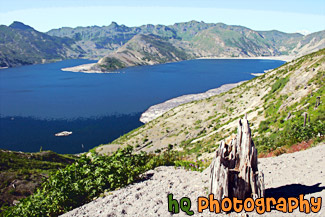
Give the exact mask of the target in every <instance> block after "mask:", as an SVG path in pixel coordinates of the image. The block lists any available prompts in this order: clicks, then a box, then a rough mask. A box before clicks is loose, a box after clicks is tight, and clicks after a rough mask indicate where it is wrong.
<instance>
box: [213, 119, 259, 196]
mask: <svg viewBox="0 0 325 217" xmlns="http://www.w3.org/2000/svg"><path fill="white" fill-rule="evenodd" d="M210 169H211V174H210V193H212V194H214V197H215V199H217V200H219V201H221V200H222V199H223V198H225V197H229V198H233V197H236V198H238V199H241V200H244V199H246V198H248V197H252V198H254V199H256V198H260V197H264V194H265V188H264V175H263V173H262V172H259V171H258V168H257V150H256V148H255V146H254V143H253V140H252V136H251V130H250V128H249V123H248V121H247V119H246V118H245V119H243V120H242V121H241V120H239V123H238V131H237V136H236V137H235V138H234V139H232V140H231V142H230V144H226V143H225V142H224V141H223V142H221V145H220V146H219V148H218V149H217V151H216V156H215V157H214V159H213V161H212V163H211V165H210Z"/></svg>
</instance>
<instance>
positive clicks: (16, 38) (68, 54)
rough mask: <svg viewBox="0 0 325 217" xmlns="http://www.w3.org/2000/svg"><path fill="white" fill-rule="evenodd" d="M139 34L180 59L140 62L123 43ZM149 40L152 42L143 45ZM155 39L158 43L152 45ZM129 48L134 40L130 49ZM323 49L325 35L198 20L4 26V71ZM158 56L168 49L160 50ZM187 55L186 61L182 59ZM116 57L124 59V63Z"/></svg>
mask: <svg viewBox="0 0 325 217" xmlns="http://www.w3.org/2000/svg"><path fill="white" fill-rule="evenodd" d="M138 35H142V36H140V37H139V38H144V36H143V35H152V36H150V42H149V43H150V44H154V46H157V45H158V44H161V43H165V45H166V46H167V47H168V49H167V50H169V49H170V48H171V49H172V50H174V54H175V55H176V58H170V57H167V58H166V56H168V55H166V53H165V54H164V56H165V57H163V58H160V59H157V58H153V59H151V57H150V60H149V59H147V60H141V58H146V56H147V55H148V52H149V53H150V52H153V54H152V55H153V56H155V55H156V54H157V53H156V51H154V50H150V49H147V51H148V52H147V54H143V53H142V54H141V58H140V59H139V58H137V57H140V56H137V55H139V54H140V53H141V52H139V50H138V51H137V53H134V51H132V52H131V51H130V49H128V48H126V47H125V46H124V45H126V44H127V43H128V42H129V41H130V40H140V39H139V38H138V37H135V36H138ZM146 40H149V38H148V37H147V39H141V40H140V41H142V42H143V41H146ZM155 40H157V42H153V41H155ZM130 44H132V42H131V43H129V45H127V46H130ZM172 47H174V48H177V50H175V49H174V48H172ZM324 47H325V40H324V31H321V32H316V33H313V34H310V35H306V36H303V35H301V34H299V33H294V34H288V33H284V32H279V31H276V30H272V31H255V30H252V29H249V28H246V27H243V26H234V25H226V24H223V23H204V22H197V21H190V22H183V23H175V24H174V25H169V26H165V25H151V24H147V25H142V26H139V27H127V26H125V25H119V24H117V23H116V22H112V23H111V24H110V25H108V26H102V27H99V26H89V27H76V28H69V27H63V28H60V29H53V30H50V31H49V32H47V33H46V34H45V33H41V32H38V31H36V30H34V29H33V28H32V27H30V26H27V25H25V24H23V23H20V22H14V23H13V24H11V25H10V26H4V25H1V26H0V67H12V66H19V65H26V64H34V63H43V62H49V61H56V60H62V59H66V58H81V57H83V58H95V59H100V58H103V57H105V56H107V57H106V60H107V61H108V64H110V63H109V62H110V61H113V65H114V64H117V65H119V66H118V67H117V68H121V67H124V66H123V65H124V64H125V66H132V65H143V64H156V63H163V62H170V61H177V60H176V59H180V60H183V59H188V58H198V57H261V56H279V55H291V56H301V55H304V54H307V53H310V52H313V51H316V50H318V49H321V48H324ZM136 49H138V48H135V50H136ZM179 51H180V52H181V53H183V54H180V53H179ZM158 52H164V51H162V50H161V49H160V51H158ZM175 52H176V53H175ZM122 53H124V54H122ZM184 53H186V57H181V56H184ZM111 55H113V56H111ZM132 55H133V57H131V56H132ZM134 55H135V56H134ZM179 55H181V56H179ZM136 56H137V57H136ZM153 56H152V57H153ZM109 58H113V59H109ZM116 58H117V61H116V60H115V59H116ZM118 58H122V59H123V58H124V59H123V60H121V61H120V60H118ZM128 59H129V60H131V62H130V63H127V64H126V63H125V61H126V60H128ZM164 59H165V60H164ZM104 60H105V59H103V60H101V61H102V62H103V61H104ZM107 61H106V62H107ZM104 62H105V61H104ZM123 62H124V63H123ZM104 65H105V64H104ZM106 65H107V64H106ZM114 67H115V66H113V67H112V69H113V68H114ZM109 68H110V67H109Z"/></svg>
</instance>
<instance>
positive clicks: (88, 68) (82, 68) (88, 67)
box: [61, 56, 296, 73]
mask: <svg viewBox="0 0 325 217" xmlns="http://www.w3.org/2000/svg"><path fill="white" fill-rule="evenodd" d="M295 58H296V57H294V56H265V57H264V56H263V57H200V58H196V59H234V60H236V59H243V60H244V59H266V60H282V61H285V62H290V61H292V60H293V59H295ZM95 65H96V63H89V64H83V65H79V66H74V67H67V68H62V69H61V70H62V71H68V72H82V73H119V72H118V71H113V72H103V71H101V70H94V69H93V66H95Z"/></svg>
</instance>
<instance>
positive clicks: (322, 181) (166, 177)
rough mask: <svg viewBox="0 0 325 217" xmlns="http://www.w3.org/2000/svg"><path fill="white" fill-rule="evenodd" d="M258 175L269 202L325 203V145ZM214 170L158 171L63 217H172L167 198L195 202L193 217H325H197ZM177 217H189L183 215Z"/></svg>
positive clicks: (265, 164) (268, 162) (276, 161)
mask: <svg viewBox="0 0 325 217" xmlns="http://www.w3.org/2000/svg"><path fill="white" fill-rule="evenodd" d="M258 166H259V169H260V170H262V171H263V172H264V176H265V177H264V180H265V187H266V197H275V198H278V197H298V195H299V194H305V199H309V198H310V197H322V198H325V169H324V168H325V145H324V143H323V144H321V145H318V146H316V147H314V148H310V149H308V150H305V151H301V152H296V153H292V154H283V155H281V156H279V157H271V158H262V159H259V165H258ZM208 182H209V169H207V170H205V171H204V172H202V173H199V172H193V171H185V170H184V169H180V168H174V167H158V168H156V169H155V170H151V171H148V172H147V173H145V174H144V178H143V180H141V181H139V182H137V183H134V184H132V185H129V186H128V187H126V188H122V189H119V190H116V191H113V192H110V193H108V195H107V196H105V197H103V198H98V199H96V200H94V201H93V202H91V203H89V204H86V205H84V206H82V207H79V208H76V209H74V210H72V211H70V212H69V213H66V214H64V215H63V216H65V217H68V216H91V217H94V216H172V214H171V213H169V212H168V200H167V195H168V194H170V193H172V194H173V195H174V199H178V200H180V198H182V197H184V196H186V197H189V198H190V199H191V201H192V207H191V210H193V211H194V215H193V216H222V215H224V216H275V217H280V216H325V203H324V202H323V203H322V208H321V210H320V212H318V213H310V214H308V215H307V214H304V213H300V212H299V211H297V210H296V211H295V212H293V213H291V214H290V213H282V212H278V211H272V212H270V213H265V214H264V215H259V214H257V213H255V212H250V213H240V214H236V213H230V214H227V215H225V214H219V215H216V214H215V213H210V212H209V211H208V210H205V211H204V212H203V213H202V214H199V213H198V212H197V204H196V203H197V198H198V197H199V196H204V197H206V196H207V194H208ZM175 216H187V215H186V214H185V213H184V212H182V211H181V212H180V213H179V214H175Z"/></svg>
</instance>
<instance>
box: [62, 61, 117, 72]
mask: <svg viewBox="0 0 325 217" xmlns="http://www.w3.org/2000/svg"><path fill="white" fill-rule="evenodd" d="M95 65H96V63H88V64H83V65H79V66H73V67H67V68H62V69H61V70H62V71H67V72H82V73H120V72H118V71H114V72H103V71H101V70H94V69H93V66H95Z"/></svg>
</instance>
